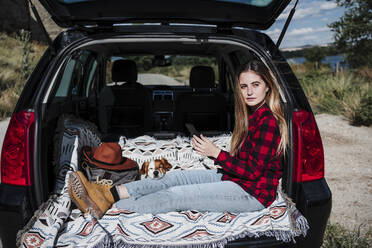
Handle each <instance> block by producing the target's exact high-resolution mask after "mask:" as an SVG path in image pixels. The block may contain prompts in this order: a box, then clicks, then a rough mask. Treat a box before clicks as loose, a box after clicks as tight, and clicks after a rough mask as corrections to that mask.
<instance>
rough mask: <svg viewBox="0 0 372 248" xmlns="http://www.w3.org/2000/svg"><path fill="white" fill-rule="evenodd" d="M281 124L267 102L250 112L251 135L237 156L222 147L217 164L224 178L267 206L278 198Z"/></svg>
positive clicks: (280, 172)
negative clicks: (278, 154) (278, 149)
mask: <svg viewBox="0 0 372 248" xmlns="http://www.w3.org/2000/svg"><path fill="white" fill-rule="evenodd" d="M279 142H280V133H279V126H278V124H277V121H276V119H275V117H274V116H273V114H272V112H271V110H270V109H269V108H268V107H267V105H266V104H264V105H263V106H262V107H260V108H259V109H257V110H256V111H255V112H254V113H253V114H251V115H250V116H249V131H248V137H247V138H246V139H245V140H244V142H243V145H242V146H241V148H240V149H239V151H238V153H237V154H236V155H235V156H231V155H230V154H229V153H228V152H226V151H221V152H220V154H219V155H218V157H217V159H215V164H217V165H220V166H221V167H222V170H223V174H224V175H223V176H222V180H228V181H233V182H235V183H237V184H239V185H240V186H241V187H242V188H243V189H244V190H245V191H246V192H248V193H249V194H251V195H252V196H254V197H255V198H256V199H257V200H258V201H259V202H261V203H262V205H264V206H265V207H268V206H270V205H271V203H272V202H273V201H274V200H275V194H276V189H277V186H278V184H279V178H280V177H281V174H282V168H281V166H280V156H277V155H276V151H277V148H278V145H279Z"/></svg>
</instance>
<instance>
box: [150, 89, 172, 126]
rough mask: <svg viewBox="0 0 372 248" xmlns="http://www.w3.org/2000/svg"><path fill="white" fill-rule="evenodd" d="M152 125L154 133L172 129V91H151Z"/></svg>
mask: <svg viewBox="0 0 372 248" xmlns="http://www.w3.org/2000/svg"><path fill="white" fill-rule="evenodd" d="M152 102H153V111H154V112H153V120H154V121H153V123H154V130H155V131H166V130H168V131H169V130H172V129H173V122H174V116H173V115H174V107H175V106H174V94H173V91H172V90H153V92H152Z"/></svg>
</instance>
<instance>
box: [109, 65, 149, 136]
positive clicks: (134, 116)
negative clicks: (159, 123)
mask: <svg viewBox="0 0 372 248" xmlns="http://www.w3.org/2000/svg"><path fill="white" fill-rule="evenodd" d="M137 76H138V75H137V65H136V63H135V62H134V61H133V60H116V61H115V62H114V64H113V66H112V80H113V82H114V85H113V86H112V87H111V88H112V92H113V94H114V97H115V101H114V106H113V110H112V115H111V130H110V131H111V132H112V133H118V134H122V135H125V136H127V137H135V136H138V135H142V134H143V133H144V132H145V131H148V130H151V127H152V122H151V113H152V111H151V106H152V103H151V94H150V91H149V90H148V89H147V88H146V87H145V86H143V85H142V84H140V83H138V82H137ZM119 82H124V83H123V84H119Z"/></svg>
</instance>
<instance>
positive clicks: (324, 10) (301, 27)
mask: <svg viewBox="0 0 372 248" xmlns="http://www.w3.org/2000/svg"><path fill="white" fill-rule="evenodd" d="M294 3H295V0H292V2H291V3H290V4H289V5H288V6H287V8H286V9H285V10H284V11H283V13H282V14H281V15H280V16H279V17H278V18H277V20H276V22H275V23H274V24H273V25H272V26H271V27H270V29H268V30H266V31H265V33H266V34H268V35H269V36H270V37H271V39H272V40H273V41H274V42H276V41H277V40H278V37H279V35H280V32H281V31H282V29H283V27H284V24H285V21H286V19H287V17H288V14H289V12H290V11H291V9H292V7H293V6H294ZM344 11H345V9H344V8H343V7H339V6H337V4H336V2H335V1H334V0H333V1H326V0H299V1H298V4H297V7H296V12H295V14H294V16H293V18H292V21H291V23H290V24H289V26H288V29H287V32H286V34H285V36H284V39H283V41H282V43H281V45H280V47H281V48H290V47H299V46H304V45H321V44H326V43H331V42H333V32H332V31H331V30H330V28H329V27H328V26H327V24H329V23H332V22H334V21H337V20H338V19H339V18H340V17H341V16H343V14H344Z"/></svg>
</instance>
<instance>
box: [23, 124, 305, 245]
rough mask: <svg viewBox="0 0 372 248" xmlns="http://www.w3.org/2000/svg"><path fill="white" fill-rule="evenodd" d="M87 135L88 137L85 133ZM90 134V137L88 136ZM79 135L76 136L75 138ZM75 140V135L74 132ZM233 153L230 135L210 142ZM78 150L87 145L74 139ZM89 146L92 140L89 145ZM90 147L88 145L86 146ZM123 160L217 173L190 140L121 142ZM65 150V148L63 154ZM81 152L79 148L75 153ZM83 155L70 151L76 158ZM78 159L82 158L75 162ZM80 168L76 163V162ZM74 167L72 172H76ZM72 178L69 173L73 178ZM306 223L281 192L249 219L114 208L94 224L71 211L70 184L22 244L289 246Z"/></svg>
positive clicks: (47, 207) (32, 224)
mask: <svg viewBox="0 0 372 248" xmlns="http://www.w3.org/2000/svg"><path fill="white" fill-rule="evenodd" d="M85 133H87V132H85ZM88 133H89V132H88ZM75 134H76V133H75ZM69 135H71V130H69ZM211 139H212V140H213V141H214V142H215V143H216V144H217V145H218V146H219V147H221V148H222V149H228V144H229V139H230V137H229V136H228V135H222V136H218V137H213V138H211ZM67 140H70V142H73V143H74V144H75V145H84V142H81V141H80V142H77V141H76V140H75V139H73V138H69V139H67ZM87 140H89V139H87ZM86 142H88V141H86ZM119 143H120V145H121V146H122V148H123V155H125V156H127V157H130V158H131V159H134V160H136V161H137V162H139V163H141V162H143V161H148V160H151V159H155V158H160V157H165V158H167V159H168V161H169V162H170V163H171V164H172V165H173V166H174V167H173V169H208V168H210V169H212V168H215V167H214V165H213V161H212V160H210V159H208V158H203V157H201V156H199V155H196V154H195V153H194V152H192V148H191V146H190V140H189V138H186V137H177V138H176V139H173V140H167V141H163V140H155V139H153V138H151V137H149V136H141V137H138V138H136V139H130V140H126V139H125V138H124V137H122V138H121V141H120V142H119ZM65 146H66V144H62V146H61V149H64V148H65ZM75 148H76V147H75ZM78 150H79V149H71V151H72V152H73V153H74V152H77V151H78ZM71 157H72V158H75V159H76V157H77V154H75V155H73V156H71ZM75 163H76V160H75ZM74 167H75V164H74V166H72V168H74ZM69 173H70V172H67V176H66V178H67V177H68V175H69ZM308 228H309V227H308V223H307V221H306V219H305V218H304V217H303V216H302V215H301V214H300V212H299V211H298V210H297V209H296V208H295V205H294V204H293V203H292V202H291V201H289V200H288V199H287V198H286V197H285V196H284V194H282V193H281V192H280V191H278V194H277V198H276V200H275V201H274V203H273V204H272V205H271V206H270V207H268V208H266V209H263V210H261V211H257V212H246V213H240V214H235V213H229V212H223V213H222V212H221V213H215V212H198V211H192V210H188V211H181V212H169V213H165V214H157V215H152V214H138V213H135V212H130V211H127V210H125V209H116V208H112V209H110V210H108V211H107V213H106V214H105V215H104V216H103V218H102V219H100V220H96V219H92V217H91V216H90V215H89V214H85V215H83V214H82V213H81V212H80V211H79V210H78V209H72V210H71V200H70V197H69V195H68V191H67V185H66V184H65V185H64V187H63V188H62V190H61V194H60V195H53V196H52V197H51V198H50V199H49V200H48V201H47V202H46V203H44V204H43V205H42V206H41V207H40V209H39V210H38V211H37V212H36V213H35V216H34V218H33V219H32V220H31V221H30V222H29V225H28V226H27V227H26V228H25V230H24V232H21V233H20V235H19V238H18V245H21V246H23V247H56V246H57V247H223V246H224V245H225V244H226V243H227V242H228V241H232V240H235V239H238V238H242V237H247V236H249V237H260V236H268V237H275V238H276V239H277V240H282V241H285V242H290V241H294V238H295V237H297V236H299V235H306V232H307V230H308Z"/></svg>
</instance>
